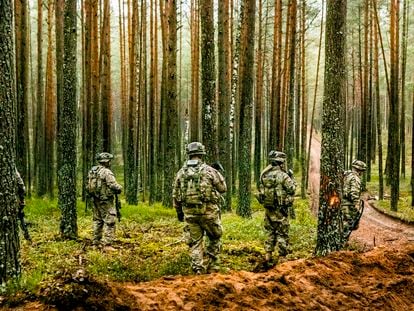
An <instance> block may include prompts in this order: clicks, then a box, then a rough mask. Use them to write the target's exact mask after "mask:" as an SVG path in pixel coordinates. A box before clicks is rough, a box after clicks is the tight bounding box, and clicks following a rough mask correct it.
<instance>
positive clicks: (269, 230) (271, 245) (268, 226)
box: [264, 216, 276, 261]
mask: <svg viewBox="0 0 414 311" xmlns="http://www.w3.org/2000/svg"><path fill="white" fill-rule="evenodd" d="M264 231H265V235H266V239H265V242H264V249H265V251H266V261H271V260H272V253H273V251H274V250H275V245H276V234H275V230H274V228H273V224H272V221H270V219H269V218H268V217H267V216H265V219H264Z"/></svg>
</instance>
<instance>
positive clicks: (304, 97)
mask: <svg viewBox="0 0 414 311" xmlns="http://www.w3.org/2000/svg"><path fill="white" fill-rule="evenodd" d="M301 28H302V33H301V53H300V54H301V69H302V72H301V78H302V81H301V89H302V92H300V95H301V96H302V98H301V102H302V120H301V122H302V131H301V134H302V135H301V152H300V162H301V168H302V180H301V189H300V193H301V197H302V199H304V198H305V197H306V172H307V170H306V164H305V161H306V135H307V124H308V101H307V90H308V88H307V84H306V74H307V71H306V46H305V38H306V0H302V20H301Z"/></svg>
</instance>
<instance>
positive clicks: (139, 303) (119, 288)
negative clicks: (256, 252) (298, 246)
mask: <svg viewBox="0 0 414 311" xmlns="http://www.w3.org/2000/svg"><path fill="white" fill-rule="evenodd" d="M70 309H75V310H414V244H413V243H404V244H399V245H393V246H380V247H377V248H374V249H373V250H371V251H369V252H366V253H356V252H351V251H342V252H337V253H333V254H331V255H329V256H327V257H322V258H312V259H306V260H305V259H300V260H296V261H289V262H285V263H283V264H280V265H278V266H276V267H275V268H273V269H271V270H269V271H267V272H263V273H251V272H231V273H229V274H211V275H202V276H186V277H182V276H175V277H164V278H162V279H160V280H156V281H152V282H145V283H138V284H133V283H107V284H99V283H97V282H95V281H93V280H92V279H90V278H88V277H85V279H84V280H83V281H82V282H81V281H79V280H78V279H76V278H74V277H73V276H67V277H63V276H62V277H61V278H60V279H57V280H56V281H55V283H54V284H50V285H49V287H48V288H45V289H43V290H42V291H41V292H40V294H39V296H37V297H33V301H31V302H26V303H25V304H23V305H20V306H15V308H14V310H70Z"/></svg>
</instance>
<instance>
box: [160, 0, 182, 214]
mask: <svg viewBox="0 0 414 311" xmlns="http://www.w3.org/2000/svg"><path fill="white" fill-rule="evenodd" d="M167 12H168V13H167V14H168V54H167V55H166V56H167V61H168V69H167V97H166V112H167V115H168V117H167V118H166V131H167V133H168V136H169V137H168V139H167V140H166V145H165V158H166V159H168V161H165V166H164V170H165V180H166V182H165V185H164V193H163V205H164V206H167V207H172V183H171V181H172V180H173V179H174V175H175V173H176V172H177V168H178V163H177V160H178V152H180V143H179V141H178V111H177V4H176V1H175V0H168V6H167Z"/></svg>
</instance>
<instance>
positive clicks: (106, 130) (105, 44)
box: [99, 0, 122, 152]
mask: <svg viewBox="0 0 414 311" xmlns="http://www.w3.org/2000/svg"><path fill="white" fill-rule="evenodd" d="M102 23H103V24H102V25H101V35H100V39H101V45H100V57H99V60H100V61H99V70H100V75H99V79H100V83H99V84H100V103H101V120H102V150H104V151H107V152H111V150H112V129H111V126H112V97H111V13H110V5H109V0H104V1H103V17H102ZM121 40H122V39H121Z"/></svg>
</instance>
